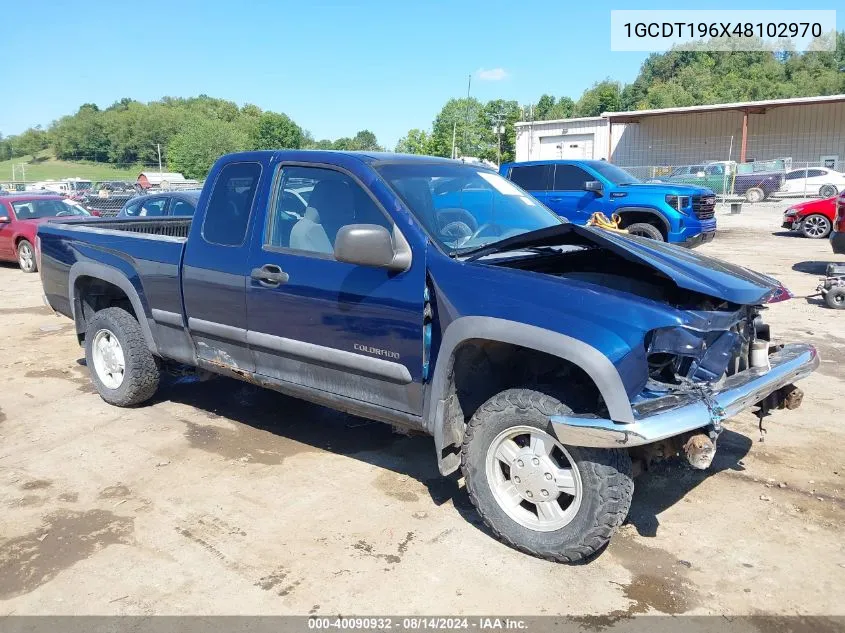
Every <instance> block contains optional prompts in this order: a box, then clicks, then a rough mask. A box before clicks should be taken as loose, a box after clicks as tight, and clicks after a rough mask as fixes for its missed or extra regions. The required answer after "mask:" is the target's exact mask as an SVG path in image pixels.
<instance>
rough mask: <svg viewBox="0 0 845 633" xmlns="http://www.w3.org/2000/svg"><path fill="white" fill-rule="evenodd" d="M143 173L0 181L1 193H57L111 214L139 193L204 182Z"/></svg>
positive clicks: (181, 188) (96, 211) (102, 213)
mask: <svg viewBox="0 0 845 633" xmlns="http://www.w3.org/2000/svg"><path fill="white" fill-rule="evenodd" d="M142 174H147V175H148V176H147V177H146V178H145V179H141V178H140V177H139V178H138V179H137V180H89V179H85V178H76V177H74V178H64V179H61V180H40V181H36V180H7V181H0V195H16V194H51V193H52V194H58V195H61V196H64V197H65V198H67V199H68V201H72V202H73V203H75V204H78V205H80V206H81V207H83V208H84V209H85V210H86V211H88V212H89V213H91V214H93V215H97V216H100V217H114V216H116V215H117V214H118V212H119V211H120V210H121V209H122V208H123V206H124V205H125V204H126V203H127V202H129V201H130V200H133V199H135V198H137V197H139V196H144V195H150V194H155V193H167V192H173V191H185V190H191V189H201V188H202V186H203V181H199V180H191V179H182V178H181V177H180V178H174V177H173V174H161V176H163V177H162V178H157V177H156V174H158V172H157V170H156V171H155V172H154V171H152V170H150V171H147V172H142Z"/></svg>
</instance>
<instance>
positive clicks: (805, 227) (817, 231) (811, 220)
mask: <svg viewBox="0 0 845 633" xmlns="http://www.w3.org/2000/svg"><path fill="white" fill-rule="evenodd" d="M830 228H831V227H830V220H828V219H827V218H826V217H825V216H823V215H819V214H815V213H814V214H813V215H808V216H807V217H806V218H804V221H803V222H801V233H803V234H804V237H809V238H811V239H816V240H819V239H822V238H825V237H827V236H828V235H829V234H830Z"/></svg>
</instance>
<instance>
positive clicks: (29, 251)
mask: <svg viewBox="0 0 845 633" xmlns="http://www.w3.org/2000/svg"><path fill="white" fill-rule="evenodd" d="M18 266H20V267H21V270H22V271H24V272H25V273H34V272H35V271H36V270H38V264H36V262H35V249H34V248H32V243H31V242H30V241H29V240H21V241H20V242H18Z"/></svg>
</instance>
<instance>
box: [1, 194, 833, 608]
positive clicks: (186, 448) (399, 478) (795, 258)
mask: <svg viewBox="0 0 845 633" xmlns="http://www.w3.org/2000/svg"><path fill="white" fill-rule="evenodd" d="M788 204H789V203H776V204H766V205H754V206H750V205H745V206H744V207H743V213H742V214H741V215H738V216H730V215H724V214H720V216H719V222H720V230H719V234H718V235H717V238H716V240H715V241H714V242H712V243H711V244H707V245H705V246H704V247H702V248H701V249H700V250H701V252H703V253H706V254H709V255H715V256H718V257H722V258H725V259H728V260H730V261H732V262H737V263H739V264H742V265H746V266H749V267H752V268H755V269H757V270H760V271H762V272H765V273H768V274H770V275H773V276H775V277H777V278H779V279H781V280H782V281H783V282H784V283H785V284H786V285H787V286H788V287H789V288H790V289H791V290H792V291H793V292H794V293H795V294H796V295H797V297H796V298H795V299H794V300H791V301H787V302H784V303H780V304H777V305H774V306H772V307H771V310H769V312H768V319H767V320H768V321H769V322H770V323H771V325H772V331H773V333H774V334H775V336H776V337H778V338H780V339H782V340H784V341H790V340H801V341H809V342H812V343H813V344H815V345H816V346H817V347H818V349H819V350H820V353H821V356H822V359H823V361H822V365H821V367H820V369H819V371H818V372H817V373H816V374H814V375H813V376H811V377H810V378H808V379H807V380H805V381H804V382H803V383H802V384H801V386H802V387H803V388H804V389H805V391H806V398H805V400H804V405H803V407H802V408H801V409H800V410H798V411H794V412H788V411H787V412H776V413H774V414H773V415H772V416H771V417H769V418H768V419H767V421H766V428H767V430H768V433H767V434H766V435H765V441H760V432H759V431H758V426H757V419H756V418H755V417H754V416H753V415H751V414H748V413H744V414H742V415H740V416H738V417H736V418H734V419H733V420H731V421H730V423H729V424H728V429H729V430H727V431H726V432H725V433H724V434H723V436H722V438H721V440H720V445H719V451H718V454H717V457H716V460H715V463H714V465H713V467H711V469H710V470H708V471H706V472H698V471H692V470H690V469H688V468H686V467H684V466H683V465H680V464H676V463H668V464H664V465H661V466H660V467H658V468H655V469H653V470H652V471H650V472H648V473H646V474H645V475H643V476H642V477H640V478H639V479H637V481H636V492H635V495H634V501H633V506H632V508H631V513H630V516H629V519H628V522H627V523H626V525H624V526H623V527H622V529H621V530H620V532H619V533H618V534H617V536H616V537H615V538H614V540H613V541H612V543H611V545H610V546H609V547H608V548H607V549H606V550H605V552H604V553H603V554H601V555H600V556H598V557H597V558H596V559H595V560H593V561H592V562H591V563H589V564H586V565H580V566H564V565H558V564H553V563H548V562H545V561H540V560H536V559H533V558H530V557H528V556H525V555H523V554H520V553H517V552H515V551H513V550H511V549H509V548H507V547H505V546H504V545H502V544H500V543H498V542H497V541H495V540H494V539H493V538H491V536H490V535H489V534H488V532H487V531H486V530H485V528H484V527H483V526H482V524H481V523H480V521H479V519H478V517H477V515H476V514H475V512H474V511H473V509H472V507H471V506H470V504H469V501H468V498H467V495H466V492H465V490H464V488H463V485H462V482H459V481H457V480H454V479H442V478H440V477H439V475H438V473H437V468H436V464H435V460H434V446H433V443H432V441H431V440H430V439H429V438H424V437H406V436H402V435H398V434H395V433H393V432H392V431H391V429H390V428H388V427H386V426H383V425H380V424H376V423H370V422H368V421H366V420H362V419H359V418H354V417H350V416H346V415H341V414H338V413H335V412H332V411H329V410H326V409H323V408H321V407H317V406H313V405H309V404H305V403H302V402H298V401H296V400H292V399H290V398H286V397H284V396H281V395H279V394H275V393H272V392H267V391H261V390H258V389H256V388H254V387H252V386H249V385H244V384H241V383H237V382H234V381H230V380H226V379H219V380H214V381H210V382H205V383H192V382H188V381H182V382H173V383H170V384H168V385H167V386H165V387H164V388H163V389H162V390H161V391H160V393H159V395H158V396H157V397H156V399H155V400H154V402H153V403H152V404H151V405H149V406H144V407H141V408H137V409H117V408H114V407H111V406H109V405H107V404H106V403H104V402H103V401H102V400H101V399H100V398H99V397H98V396H97V395H96V394H95V393H94V390H93V387H92V384H91V382H90V380H89V377H88V373H87V369H86V367H84V365H83V351H82V349H81V348H79V347H78V346H77V344H76V340H75V336H74V335H73V331H72V326H71V323H70V321H68V320H67V319H64V318H60V317H56V316H54V315H53V314H52V313H51V312H50V311H49V310H48V309H46V308H45V307H43V306H42V304H41V290H40V284H39V280H38V276H37V275H24V274H22V273H20V272H19V271H18V270H17V269H16V268H15V267H13V266H11V265H7V266H0V317H2V320H0V323H2V324H3V329H4V331H5V332H6V334H5V335H4V336H3V337H2V338H0V508H2V512H0V615H6V614H10V613H15V614H47V613H49V614H81V613H86V614H141V615H147V614H184V613H200V614H252V613H262V614H292V613H296V614H307V613H316V614H337V613H343V614H351V613H365V614H389V613H394V614H395V613H403V614H409V613H414V614H437V613H439V614H458V613H461V614H486V613H491V612H496V613H499V614H505V613H509V614H523V615H527V614H577V615H595V616H601V617H602V618H606V619H608V621H609V620H612V619H617V618H619V617H626V616H629V615H633V614H639V613H669V614H681V613H698V614H708V613H710V614H762V613H767V614H845V602H843V601H842V586H843V585H842V578H843V577H844V576H845V546H843V539H842V525H843V521H845V491H844V490H843V488H845V457H843V453H842V448H841V447H842V444H843V441H845V429H843V424H842V420H843V413H845V411H843V405H842V397H841V395H840V394H841V393H842V387H843V380H845V369H843V367H842V364H841V360H842V358H843V349H845V333H843V329H844V328H843V324H845V313H843V312H835V311H833V310H830V309H827V308H826V307H824V306H823V305H822V304H821V303H820V301H819V300H818V299H812V298H811V299H807V298H803V297H804V296H806V295H809V294H811V293H812V292H813V290H814V289H815V286H816V284H817V277H818V276H819V275H820V274H822V273H823V270H824V266H825V264H826V263H827V262H829V261H836V260H837V258H835V257H834V256H833V255H832V254H831V250H830V246H829V245H828V243H827V242H826V241H813V240H808V239H804V238H800V237H795V236H792V235H788V234H785V233H783V232H782V231H781V230H780V228H779V226H780V211H781V210H782V209H783V208H784V207H785V206H788ZM842 259H843V258H841V257H840V258H838V260H840V261H841V260H842Z"/></svg>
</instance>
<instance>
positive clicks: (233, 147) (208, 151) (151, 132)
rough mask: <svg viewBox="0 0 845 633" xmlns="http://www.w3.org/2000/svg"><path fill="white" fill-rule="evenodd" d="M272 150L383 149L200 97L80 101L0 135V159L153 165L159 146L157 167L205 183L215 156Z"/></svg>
mask: <svg viewBox="0 0 845 633" xmlns="http://www.w3.org/2000/svg"><path fill="white" fill-rule="evenodd" d="M276 148H291V149H301V148H314V149H345V150H368V151H378V150H381V149H383V148H382V147H381V146H380V145H379V143H378V140H377V139H376V136H375V134H373V133H372V132H371V131H369V130H361V131H359V132H358V133H357V134H355V135H354V136H351V137H343V138H339V139H336V140H334V141H331V140H328V139H323V140H316V139H314V137H313V136H312V135H311V134H310V133H309V132H308V131H307V130H304V129H303V128H302V127H301V126H299V125H298V124H297V123H296V122H294V121H293V120H292V119H291V118H290V117H288V116H287V115H286V114H282V113H279V112H271V111H264V110H262V109H261V108H259V107H258V106H255V105H252V104H247V105H244V106H242V107H238V105H237V104H235V103H233V102H232V101H226V100H224V99H215V98H213V97H209V96H206V95H200V96H199V97H191V98H175V97H164V98H163V99H161V100H159V101H152V102H150V103H141V102H140V101H135V100H133V99H129V98H125V99H121V100H120V101H117V102H115V103H114V104H112V105H111V106H109V107H108V108H105V109H103V110H101V109H100V108H99V107H97V105H96V104H93V103H86V104H84V105H82V106H81V107H80V108H79V110H78V111H77V112H76V113H75V114H72V115H68V116H64V117H62V118H61V119H59V120H57V121H54V122H53V123H52V124H51V125H50V126H49V127H48V128H47V129H43V128H41V127H40V126H37V127H34V128H30V129H28V130H26V131H25V132H23V133H21V134H18V135H16V136H10V137H8V138H2V136H0V160H7V159H9V158H16V157H19V156H27V155H33V154H37V153H39V152H41V151H43V150H45V149H50V150H51V151H52V153H53V154H54V155H55V157H56V158H57V159H60V160H87V161H94V162H100V163H109V164H115V165H134V164H144V165H155V164H157V163H158V159H159V155H158V152H159V149H160V151H161V160H162V164H163V165H166V166H167V168H168V169H172V170H174V171H179V172H182V173H183V174H184V175H185V176H187V177H190V178H203V177H204V176H205V175H206V174H207V173H208V170H209V169H210V167H211V165H212V163H213V162H214V160H215V159H216V158H217V157H218V156H220V155H221V154H224V153H227V152H234V151H242V150H252V149H276Z"/></svg>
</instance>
